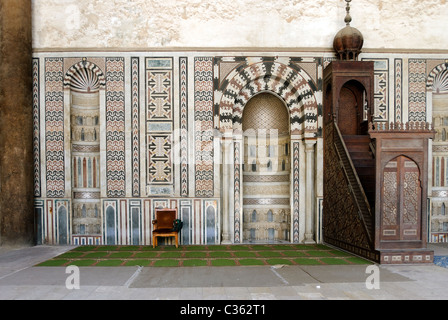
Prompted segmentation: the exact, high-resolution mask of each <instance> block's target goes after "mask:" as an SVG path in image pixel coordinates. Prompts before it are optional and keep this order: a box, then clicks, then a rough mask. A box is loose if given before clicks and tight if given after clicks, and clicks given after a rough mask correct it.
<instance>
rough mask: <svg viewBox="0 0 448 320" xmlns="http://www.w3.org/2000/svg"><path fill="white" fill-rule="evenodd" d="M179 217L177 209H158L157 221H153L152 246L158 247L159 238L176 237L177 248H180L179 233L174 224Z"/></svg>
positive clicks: (156, 212)
mask: <svg viewBox="0 0 448 320" xmlns="http://www.w3.org/2000/svg"><path fill="white" fill-rule="evenodd" d="M176 216H177V208H175V209H166V208H164V209H156V211H155V220H152V224H153V227H154V228H153V231H152V246H153V248H155V247H156V246H157V237H174V238H175V241H176V248H178V247H179V237H178V234H179V232H178V231H175V230H174V229H173V222H174V220H175V219H176Z"/></svg>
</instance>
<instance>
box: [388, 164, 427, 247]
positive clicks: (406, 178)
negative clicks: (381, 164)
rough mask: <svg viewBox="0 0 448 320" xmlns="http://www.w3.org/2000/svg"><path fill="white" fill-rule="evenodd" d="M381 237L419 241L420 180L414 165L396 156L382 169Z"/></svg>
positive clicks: (416, 167)
mask: <svg viewBox="0 0 448 320" xmlns="http://www.w3.org/2000/svg"><path fill="white" fill-rule="evenodd" d="M382 195H383V203H382V205H383V208H382V217H381V219H382V221H381V238H382V240H420V229H421V227H420V221H421V217H420V215H421V182H420V172H419V169H418V166H417V164H416V163H415V162H414V161H413V160H411V159H409V158H407V157H405V156H399V157H397V158H395V159H393V160H391V161H389V162H388V163H387V164H386V166H385V168H384V171H383V188H382Z"/></svg>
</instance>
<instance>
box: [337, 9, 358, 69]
mask: <svg viewBox="0 0 448 320" xmlns="http://www.w3.org/2000/svg"><path fill="white" fill-rule="evenodd" d="M345 2H347V7H346V9H345V10H346V11H347V14H346V16H345V19H344V21H345V23H346V26H345V28H343V29H342V30H340V31H339V32H338V33H337V34H336V36H335V37H334V40H333V48H334V50H335V51H336V54H337V55H338V59H339V60H357V59H358V56H359V54H360V53H361V49H362V45H363V44H364V37H363V36H362V33H361V32H360V31H359V30H358V29H356V28H354V27H352V26H350V22H351V21H352V17H351V16H350V2H351V0H345Z"/></svg>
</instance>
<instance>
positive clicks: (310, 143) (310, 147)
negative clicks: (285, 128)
mask: <svg viewBox="0 0 448 320" xmlns="http://www.w3.org/2000/svg"><path fill="white" fill-rule="evenodd" d="M316 142H317V140H316V139H312V140H311V139H308V140H305V152H313V151H314V146H315V145H316Z"/></svg>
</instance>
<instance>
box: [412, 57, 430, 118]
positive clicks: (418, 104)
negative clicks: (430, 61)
mask: <svg viewBox="0 0 448 320" xmlns="http://www.w3.org/2000/svg"><path fill="white" fill-rule="evenodd" d="M408 88H409V111H408V113H409V121H410V122H411V121H426V60H423V59H409V80H408Z"/></svg>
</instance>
